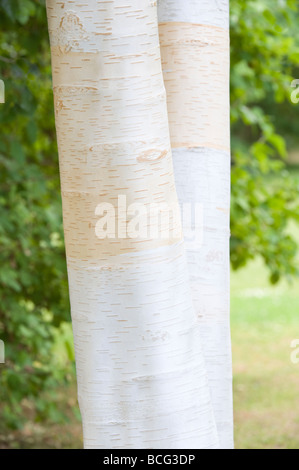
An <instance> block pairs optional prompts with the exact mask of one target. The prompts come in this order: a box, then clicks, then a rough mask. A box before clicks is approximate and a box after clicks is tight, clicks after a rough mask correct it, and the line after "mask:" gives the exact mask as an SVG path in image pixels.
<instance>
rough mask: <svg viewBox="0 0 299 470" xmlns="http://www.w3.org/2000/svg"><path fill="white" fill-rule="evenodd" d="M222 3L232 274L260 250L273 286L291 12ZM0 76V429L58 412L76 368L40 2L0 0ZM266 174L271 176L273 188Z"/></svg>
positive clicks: (290, 204) (282, 244)
mask: <svg viewBox="0 0 299 470" xmlns="http://www.w3.org/2000/svg"><path fill="white" fill-rule="evenodd" d="M230 4H231V120H232V206H231V219H232V220H231V232H232V236H231V262H232V266H233V268H234V269H237V268H239V267H241V266H243V265H244V264H246V262H247V261H248V260H250V259H252V258H254V257H256V256H261V257H262V258H263V259H264V261H265V263H266V265H267V266H268V268H269V276H270V278H271V281H272V282H273V283H275V282H277V281H278V280H279V279H280V277H281V276H287V277H289V276H294V275H297V274H298V267H297V266H296V263H295V253H296V243H295V241H294V240H293V239H292V238H291V236H290V235H289V234H288V223H289V221H290V219H292V218H293V219H297V220H298V218H299V210H298V207H297V205H298V202H297V200H298V197H297V195H298V187H297V186H296V184H295V183H294V181H293V179H292V178H291V177H290V175H289V173H288V171H287V168H286V167H285V164H284V162H283V159H284V157H285V156H286V155H287V146H286V143H287V142H292V143H293V144H294V142H295V143H296V142H297V139H298V138H297V135H296V132H297V130H296V126H295V122H296V120H297V123H298V119H299V104H298V106H297V107H296V106H295V105H294V104H292V103H291V102H290V94H291V91H293V89H292V88H290V84H291V81H292V80H293V79H294V78H296V72H297V76H299V73H298V72H299V71H298V63H299V40H298V32H297V31H298V27H297V24H298V20H299V14H298V13H299V7H298V2H297V1H296V0H280V1H276V2H273V0H231V2H230ZM0 78H1V79H2V80H4V82H5V86H6V103H5V105H4V104H2V105H0V106H1V108H0V125H1V141H0V167H1V173H0V220H1V225H0V283H1V286H0V338H1V339H2V340H4V342H5V346H6V364H5V365H2V366H1V368H0V414H1V420H0V423H1V424H0V426H6V427H11V428H17V427H20V426H22V424H23V422H24V416H25V414H24V408H26V407H29V408H30V410H31V412H32V413H33V419H35V420H41V419H44V418H47V419H49V418H50V419H52V420H54V421H58V420H59V419H61V416H60V414H59V413H58V411H57V406H56V404H55V390H56V387H57V386H58V385H62V384H65V383H67V382H68V381H69V380H70V379H71V378H72V377H73V363H74V357H73V348H72V343H71V335H70V334H69V328H70V327H69V322H70V313H69V301H68V287H67V275H66V265H65V254H64V246H63V231H62V216H61V199H60V189H59V174H58V158H57V147H56V136H55V127H54V112H53V96H52V89H51V67H50V51H49V41H48V33H47V22H46V13H45V2H44V1H43V0H40V1H39V0H36V1H34V0H0ZM286 123H287V124H286ZM280 132H281V133H280ZM281 134H282V135H281ZM269 175H277V177H276V178H274V181H275V184H272V185H271V186H269V185H268V184H267V178H266V177H267V176H269ZM57 343H58V345H59V348H60V349H59V351H60V354H59V357H57V354H56V355H55V354H54V351H53V344H55V345H56V348H57Z"/></svg>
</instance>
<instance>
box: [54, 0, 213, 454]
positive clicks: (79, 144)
mask: <svg viewBox="0 0 299 470" xmlns="http://www.w3.org/2000/svg"><path fill="white" fill-rule="evenodd" d="M156 10H157V7H156V2H155V1H151V0H131V1H130V2H127V1H124V0H111V1H109V2H104V1H97V0H89V1H88V2H82V0H81V1H79V0H72V1H64V2H60V1H58V0H47V13H48V23H49V34H50V39H51V53H52V70H53V87H54V99H55V112H56V128H57V137H58V148H59V161H60V175H61V190H62V199H63V219H64V231H65V243H66V253H67V264H68V276H69V288H70V299H71V310H72V323H73V330H74V340H75V353H76V368H77V380H78V397H79V405H80V409H81V414H82V419H83V434H84V445H85V447H86V448H212V447H216V446H217V445H218V442H217V433H216V426H215V421H214V416H213V410H212V406H211V402H210V395H209V387H208V384H207V379H206V372H205V365H204V361H203V355H202V352H201V340H200V334H199V323H198V322H197V321H196V316H195V314H194V310H193V305H192V301H191V294H190V290H189V279H188V272H187V265H186V259H185V253H184V245H183V242H182V234H181V227H180V215H179V211H178V210H177V209H178V203H177V195H176V190H175V183H174V175H173V167H172V158H171V148H170V141H169V128H168V118H167V108H166V97H165V89H164V84H163V77H162V70H161V59H160V46H159V37H158V22H157V11H156ZM137 203H138V205H136V204H137ZM126 209H128V211H126ZM160 209H161V212H162V213H164V212H167V214H168V215H169V217H166V218H165V217H162V215H161V217H160V219H162V222H161V223H157V220H158V221H159V220H160V219H159V217H157V211H158V212H159V211H160ZM127 212H128V213H127ZM136 212H137V216H136Z"/></svg>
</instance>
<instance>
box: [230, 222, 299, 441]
mask: <svg viewBox="0 0 299 470" xmlns="http://www.w3.org/2000/svg"><path fill="white" fill-rule="evenodd" d="M292 231H293V233H294V235H295V236H296V238H297V237H298V229H297V228H295V227H294V228H292ZM298 239H299V237H298ZM298 292H299V280H296V281H294V282H293V283H292V284H291V285H290V284H288V283H287V282H286V281H283V282H281V283H279V284H278V285H277V286H271V285H270V284H269V282H268V279H267V271H266V269H265V267H264V266H263V264H262V262H261V261H260V260H256V261H254V262H252V263H251V264H249V265H248V266H247V267H246V268H244V269H243V270H240V271H237V272H233V273H232V275H231V327H232V344H233V369H234V414H235V444H236V448H242V449H276V448H284V449H293V448H299V401H298V395H299V364H297V365H296V364H293V363H292V362H291V359H290V354H291V352H292V349H291V347H290V343H291V341H292V339H295V338H299V322H298V312H299V297H298Z"/></svg>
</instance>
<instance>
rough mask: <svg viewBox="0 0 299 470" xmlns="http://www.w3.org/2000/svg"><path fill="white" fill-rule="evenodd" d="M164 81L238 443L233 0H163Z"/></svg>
mask: <svg viewBox="0 0 299 470" xmlns="http://www.w3.org/2000/svg"><path fill="white" fill-rule="evenodd" d="M158 6H159V8H158V18H159V32H160V42H161V56H162V65H163V74H164V83H165V88H166V93H167V104H168V116H169V126H170V134H171V146H172V149H173V162H174V171H175V181H176V189H177V192H178V196H179V201H180V204H184V203H187V202H190V201H193V203H198V204H201V205H202V207H203V219H204V220H203V244H202V246H200V248H199V249H196V248H194V247H192V248H189V246H188V245H187V258H188V268H189V275H190V286H191V291H192V297H193V303H194V307H195V311H196V314H197V316H198V323H199V325H200V332H201V338H202V342H203V351H204V356H205V363H206V367H207V373H208V380H209V385H210V391H211V396H212V404H213V409H214V412H215V419H216V424H217V430H218V435H219V441H220V447H221V448H231V447H233V416H232V414H233V411H232V370H231V369H232V366H231V345H230V326H229V210H230V139H229V29H228V28H229V23H228V16H229V1H228V0H159V4H158Z"/></svg>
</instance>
